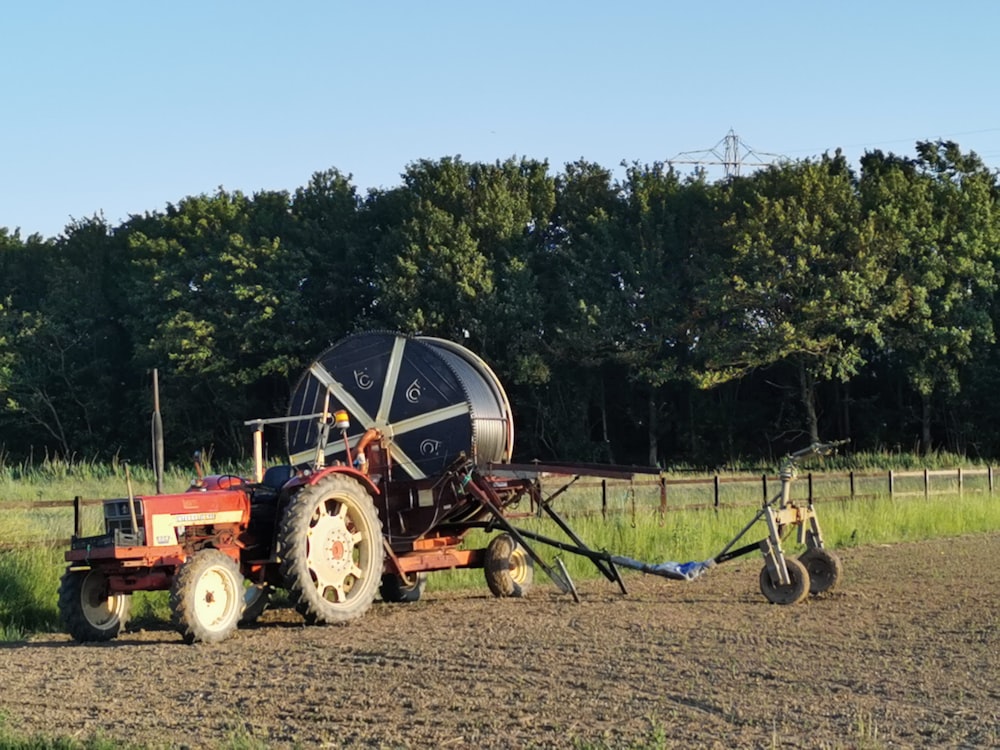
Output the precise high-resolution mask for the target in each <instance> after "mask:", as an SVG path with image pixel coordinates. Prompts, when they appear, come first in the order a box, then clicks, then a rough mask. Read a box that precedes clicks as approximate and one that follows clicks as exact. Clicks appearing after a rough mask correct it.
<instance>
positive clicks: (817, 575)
mask: <svg viewBox="0 0 1000 750" xmlns="http://www.w3.org/2000/svg"><path fill="white" fill-rule="evenodd" d="M799 562H801V563H802V564H803V565H805V566H806V570H807V571H809V593H810V594H812V595H813V596H816V595H817V594H822V593H823V592H825V591H833V589H835V588H836V587H837V583H838V582H839V581H840V576H841V574H842V573H843V572H844V567H843V565H842V564H841V562H840V558H839V557H837V556H836V555H835V554H833V553H832V552H828V551H827V550H825V549H820V548H819V547H812V548H811V549H807V550H806V551H805V552H803V553H802V554H801V555H799Z"/></svg>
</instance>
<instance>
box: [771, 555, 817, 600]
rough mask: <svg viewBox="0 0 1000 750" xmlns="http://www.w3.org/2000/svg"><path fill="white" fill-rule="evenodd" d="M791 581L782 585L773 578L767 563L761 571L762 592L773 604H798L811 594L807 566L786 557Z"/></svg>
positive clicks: (786, 565)
mask: <svg viewBox="0 0 1000 750" xmlns="http://www.w3.org/2000/svg"><path fill="white" fill-rule="evenodd" d="M785 567H786V568H787V569H788V578H789V579H790V581H791V582H790V583H789V584H788V585H787V586H782V585H781V584H780V583H776V582H775V581H772V580H771V572H770V571H769V570H768V569H767V565H765V566H764V567H763V568H762V569H761V571H760V593H762V594H763V595H764V598H765V599H767V600H768V601H769V602H771V603H772V604H798V603H799V602H801V601H802V600H803V599H805V598H806V597H807V596H808V595H809V571H808V570H806V566H805V565H803V564H802V563H800V562H799V561H798V560H795V559H794V558H791V557H786V558H785Z"/></svg>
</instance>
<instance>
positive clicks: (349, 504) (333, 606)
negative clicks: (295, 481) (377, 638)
mask: <svg viewBox="0 0 1000 750" xmlns="http://www.w3.org/2000/svg"><path fill="white" fill-rule="evenodd" d="M279 538H280V542H279V548H280V549H281V550H282V552H281V558H282V560H281V574H282V576H283V578H284V580H285V588H287V589H288V593H289V596H290V598H291V600H292V601H293V602H294V603H295V608H296V609H297V610H298V611H299V613H300V614H301V615H302V616H303V617H304V618H305V620H306V622H307V623H309V624H315V623H331V624H332V623H342V622H347V621H348V620H353V619H355V618H358V617H360V616H361V615H363V614H364V613H365V612H367V611H368V609H369V607H371V605H372V602H373V601H374V600H375V594H376V592H377V591H378V588H379V584H380V582H381V580H382V565H383V558H384V554H385V553H384V551H383V548H382V523H381V521H379V517H378V514H377V513H376V512H375V506H374V504H373V503H372V499H371V497H370V496H369V494H368V492H367V491H366V490H365V488H364V487H363V486H362V485H361V484H360V483H359V482H358V481H357V480H355V479H352V478H350V477H346V476H342V475H338V474H331V475H329V476H326V477H324V478H323V479H321V480H320V481H319V482H317V483H316V484H314V485H312V486H311V487H306V488H304V489H303V490H302V491H300V492H299V493H298V495H296V496H295V498H294V499H293V500H292V501H291V502H290V503H289V505H288V508H287V509H286V510H285V516H284V519H283V520H282V523H281V532H280V537H279Z"/></svg>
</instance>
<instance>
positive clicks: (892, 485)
mask: <svg viewBox="0 0 1000 750" xmlns="http://www.w3.org/2000/svg"><path fill="white" fill-rule="evenodd" d="M895 494H896V481H895V477H894V476H893V473H892V469H889V497H892V496H893V495H895Z"/></svg>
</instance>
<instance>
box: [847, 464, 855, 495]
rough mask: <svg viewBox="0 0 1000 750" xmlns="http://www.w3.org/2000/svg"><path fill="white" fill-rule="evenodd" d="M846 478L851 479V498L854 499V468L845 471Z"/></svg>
mask: <svg viewBox="0 0 1000 750" xmlns="http://www.w3.org/2000/svg"><path fill="white" fill-rule="evenodd" d="M847 478H848V479H850V481H851V500H853V499H854V469H851V470H850V471H848V472H847Z"/></svg>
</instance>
